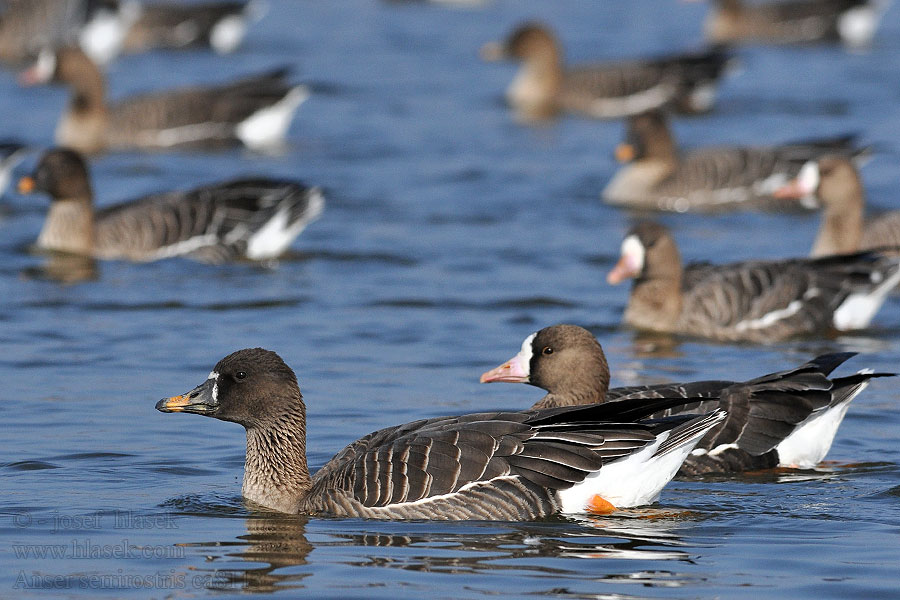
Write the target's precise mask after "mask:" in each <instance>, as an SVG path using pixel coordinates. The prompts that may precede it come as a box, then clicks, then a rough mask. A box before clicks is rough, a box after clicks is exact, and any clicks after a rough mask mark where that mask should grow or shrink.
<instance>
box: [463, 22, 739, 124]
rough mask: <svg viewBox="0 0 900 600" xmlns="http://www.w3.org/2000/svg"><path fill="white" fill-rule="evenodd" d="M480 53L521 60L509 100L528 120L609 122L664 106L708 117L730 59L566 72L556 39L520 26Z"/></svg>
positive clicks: (692, 57) (678, 59) (701, 56)
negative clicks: (571, 117) (560, 115)
mask: <svg viewBox="0 0 900 600" xmlns="http://www.w3.org/2000/svg"><path fill="white" fill-rule="evenodd" d="M481 54H482V57H484V58H485V59H486V60H501V59H513V60H520V61H522V67H521V68H520V70H519V73H518V75H516V78H515V80H514V81H513V82H512V84H511V85H510V86H509V88H508V89H507V91H506V98H507V100H508V102H509V104H510V105H512V107H513V108H515V109H516V110H517V111H518V112H519V113H520V114H521V115H522V116H524V117H527V118H546V117H549V116H552V115H554V114H555V113H557V112H560V111H567V112H575V113H580V114H582V115H585V116H588V117H593V118H598V119H609V118H618V117H622V116H626V115H631V114H635V113H639V112H642V111H645V110H649V109H652V108H659V107H662V106H670V107H672V108H674V109H676V110H680V111H682V112H688V113H694V112H705V111H707V110H709V109H710V107H711V105H712V102H713V96H714V87H715V84H716V82H717V80H718V79H719V77H720V76H721V74H722V72H723V70H724V68H725V66H726V63H727V56H726V55H725V54H723V53H722V52H720V51H716V50H713V51H709V52H701V53H697V54H685V55H681V56H672V57H664V58H658V59H651V60H632V61H622V62H612V63H606V64H596V65H584V66H578V67H572V68H570V69H565V68H564V66H563V58H562V50H561V49H560V47H559V44H558V43H557V42H556V39H555V37H554V36H553V34H552V33H551V32H550V31H549V30H548V29H547V28H546V27H544V26H542V25H540V24H536V23H527V24H524V25H522V26H520V27H519V28H518V29H516V30H515V31H514V32H513V33H512V34H511V35H510V36H509V37H508V38H507V39H506V41H505V42H503V43H496V42H495V43H490V44H487V45H485V46H484V47H483V48H482V51H481Z"/></svg>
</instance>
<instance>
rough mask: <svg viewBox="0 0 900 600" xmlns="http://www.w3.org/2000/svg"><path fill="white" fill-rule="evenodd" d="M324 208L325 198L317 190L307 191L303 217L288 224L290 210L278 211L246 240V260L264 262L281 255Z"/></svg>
mask: <svg viewBox="0 0 900 600" xmlns="http://www.w3.org/2000/svg"><path fill="white" fill-rule="evenodd" d="M324 208H325V197H324V196H323V195H322V191H321V190H320V189H319V188H313V189H311V190H310V191H309V198H308V207H307V209H306V212H305V213H304V214H303V217H302V218H300V219H297V220H296V221H294V222H293V223H289V222H288V213H289V212H290V208H289V207H287V206H285V207H283V208H282V209H280V210H278V211H277V212H276V213H275V215H274V216H273V217H272V218H271V219H269V220H268V221H267V222H266V224H265V225H263V226H262V227H261V228H260V229H259V230H258V231H257V232H256V233H254V234H253V235H252V236H250V239H249V240H247V258H250V259H252V260H264V259H267V258H275V257H277V256H279V255H280V254H282V253H283V252H284V251H285V250H286V249H287V247H288V246H290V244H291V242H292V241H294V238H296V237H297V236H298V235H300V232H301V231H303V229H304V228H305V227H306V226H307V225H308V224H309V223H311V222H312V221H314V220H315V219H317V218H318V217H319V215H320V214H322V210H323V209H324Z"/></svg>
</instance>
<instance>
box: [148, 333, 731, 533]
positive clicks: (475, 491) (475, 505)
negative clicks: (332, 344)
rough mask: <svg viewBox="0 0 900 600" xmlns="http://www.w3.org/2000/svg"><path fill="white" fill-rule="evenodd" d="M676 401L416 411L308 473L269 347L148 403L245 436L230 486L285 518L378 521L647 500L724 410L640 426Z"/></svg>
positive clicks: (297, 424)
mask: <svg viewBox="0 0 900 600" xmlns="http://www.w3.org/2000/svg"><path fill="white" fill-rule="evenodd" d="M684 403H685V400H684V399H683V398H675V399H663V400H643V399H641V400H626V401H623V402H609V403H605V404H597V405H592V406H588V407H568V408H554V409H548V410H541V411H523V412H512V411H511V412H493V413H478V414H469V415H462V416H453V417H438V418H432V419H423V420H419V421H414V422H412V423H406V424H404V425H398V426H395V427H389V428H387V429H382V430H380V431H376V432H374V433H371V434H369V435H367V436H365V437H363V438H360V439H359V440H357V441H355V442H353V443H352V444H350V445H349V446H347V447H346V448H344V449H343V450H341V451H340V452H338V453H337V454H336V455H335V456H334V458H332V459H331V460H330V461H329V462H328V463H327V464H325V466H323V467H322V468H321V469H319V471H318V472H317V473H316V474H315V475H314V476H310V474H309V469H308V467H307V463H306V407H305V405H304V403H303V398H302V396H301V394H300V388H299V387H298V386H297V379H296V377H295V376H294V372H293V371H292V370H291V369H290V368H289V367H288V366H287V365H286V364H285V363H284V362H283V361H282V360H281V358H280V357H279V356H278V355H277V354H275V353H274V352H270V351H268V350H263V349H261V348H254V349H247V350H239V351H237V352H235V353H233V354H230V355H229V356H226V357H225V358H223V359H222V360H220V361H219V363H218V364H217V365H216V366H215V368H214V369H213V371H212V372H211V373H210V374H209V377H208V378H207V380H206V381H205V382H204V383H202V384H201V385H199V386H197V387H196V388H194V389H193V390H191V391H190V392H188V393H186V394H184V395H181V396H174V397H171V398H166V399H163V400H160V401H159V402H158V403H157V405H156V408H157V410H160V411H163V412H192V413H197V414H201V415H206V416H210V417H215V418H217V419H222V420H224V421H233V422H236V423H240V424H241V425H243V426H244V428H245V429H246V431H247V459H246V463H245V466H244V483H243V487H242V490H241V491H242V493H243V495H244V497H245V498H247V499H249V500H251V501H253V502H256V503H257V504H260V505H262V506H265V507H268V508H271V509H275V510H278V511H281V512H286V513H312V514H326V515H336V516H347V517H365V518H378V519H493V520H522V519H535V518H540V517H544V516H547V515H550V514H552V513H556V512H563V513H580V512H585V511H589V510H597V511H609V510H611V507H627V506H637V505H642V504H647V503H650V502H653V501H654V500H655V499H656V498H657V497H658V495H659V492H660V490H661V489H662V487H663V486H664V485H665V484H666V483H667V482H668V481H669V480H670V479H671V478H672V477H673V476H674V475H675V473H676V471H677V470H678V467H679V466H680V465H681V463H682V462H683V460H684V458H685V457H686V456H687V455H688V454H689V453H690V451H691V449H693V447H694V446H695V445H696V443H697V441H698V440H699V438H701V437H702V436H703V435H704V434H705V433H706V432H707V431H708V430H709V429H710V428H711V427H714V426H715V425H716V424H718V423H719V422H721V421H722V420H723V419H724V418H725V414H724V412H723V411H719V410H715V411H712V412H710V413H709V414H706V415H702V416H697V415H690V416H687V415H682V416H677V417H670V418H668V419H666V420H663V421H656V420H654V421H647V420H645V419H644V417H645V416H646V415H649V414H652V413H653V412H659V411H661V410H665V409H666V408H671V407H673V406H680V405H682V404H684Z"/></svg>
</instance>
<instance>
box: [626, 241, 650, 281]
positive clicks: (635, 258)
mask: <svg viewBox="0 0 900 600" xmlns="http://www.w3.org/2000/svg"><path fill="white" fill-rule="evenodd" d="M645 254H646V251H645V250H644V245H643V244H642V243H641V240H639V239H638V237H637V236H636V235H629V236H628V237H626V238H625V239H624V240H623V241H622V257H623V258H627V259H628V266H629V268H630V269H631V270H632V271H634V272H635V273H640V272H641V271H642V270H643V269H644V255H645Z"/></svg>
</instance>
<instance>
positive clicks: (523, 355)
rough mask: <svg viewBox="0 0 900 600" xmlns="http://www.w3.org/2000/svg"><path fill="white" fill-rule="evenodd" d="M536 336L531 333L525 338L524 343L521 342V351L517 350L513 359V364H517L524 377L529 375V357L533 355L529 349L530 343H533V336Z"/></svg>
mask: <svg viewBox="0 0 900 600" xmlns="http://www.w3.org/2000/svg"><path fill="white" fill-rule="evenodd" d="M536 335H537V332H535V333H532V334H531V335H529V336H528V337H527V338H525V341H524V342H522V349H521V350H519V353H518V354H516V356H515V358H513V360H514V361H515V362H517V363H519V367H520V368H521V370H522V373H523V374H524V375H525V377H528V376H529V375H531V357H532V355H533V354H534V351H533V350H532V349H531V343H532V342H533V341H534V336H536Z"/></svg>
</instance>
